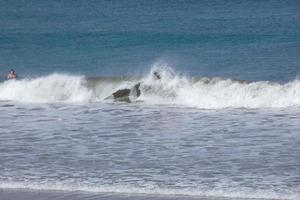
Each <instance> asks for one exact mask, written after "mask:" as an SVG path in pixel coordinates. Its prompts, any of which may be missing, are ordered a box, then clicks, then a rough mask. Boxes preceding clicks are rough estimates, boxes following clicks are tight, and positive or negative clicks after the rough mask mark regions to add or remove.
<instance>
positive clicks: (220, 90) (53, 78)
mask: <svg viewBox="0 0 300 200" xmlns="http://www.w3.org/2000/svg"><path fill="white" fill-rule="evenodd" d="M155 71H156V72H158V73H159V74H160V76H161V79H155V78H154V76H153V72H155ZM137 82H139V81H138V80H135V81H123V82H115V81H106V82H103V81H100V82H98V83H97V82H96V84H93V85H92V86H91V87H90V86H87V85H88V84H87V83H88V81H87V80H86V79H85V77H83V76H72V75H63V74H52V75H49V76H44V77H39V78H35V79H23V80H12V81H5V82H3V83H0V100H11V101H17V102H31V103H52V102H64V103H68V102H83V103H86V102H91V101H105V100H104V99H105V98H106V97H107V96H109V95H111V94H112V93H113V92H115V91H116V90H118V89H124V88H130V87H132V86H133V85H134V84H136V83H137ZM140 82H141V91H142V95H141V96H140V97H139V98H138V99H137V100H139V101H143V102H144V103H145V104H154V105H170V104H172V105H178V106H186V107H196V108H200V109H223V108H285V107H291V106H300V81H299V80H294V81H291V82H288V83H286V84H279V83H272V82H266V81H260V82H252V83H247V82H241V81H234V80H231V79H220V78H213V79H208V78H201V79H198V80H195V79H194V78H188V77H185V76H182V75H178V74H176V73H175V72H174V71H173V70H172V68H170V67H168V66H167V65H166V64H161V63H158V64H155V65H154V66H153V67H152V68H151V70H150V72H149V73H148V74H147V75H145V76H144V78H142V79H141V80H140Z"/></svg>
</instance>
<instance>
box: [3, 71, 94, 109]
mask: <svg viewBox="0 0 300 200" xmlns="http://www.w3.org/2000/svg"><path fill="white" fill-rule="evenodd" d="M85 84H86V81H85V78H84V77H82V76H70V75H63V74H52V75H49V76H45V77H39V78H36V79H23V80H9V81H5V82H4V83H1V84H0V100H11V101H18V102H30V103H52V102H87V101H89V100H90V98H91V95H92V93H91V91H89V90H88V89H87V88H86V87H85V86H84V85H85Z"/></svg>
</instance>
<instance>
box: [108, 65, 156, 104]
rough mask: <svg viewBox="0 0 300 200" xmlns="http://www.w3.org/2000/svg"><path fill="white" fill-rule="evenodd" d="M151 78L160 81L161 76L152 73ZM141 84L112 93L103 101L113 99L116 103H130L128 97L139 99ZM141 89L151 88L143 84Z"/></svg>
mask: <svg viewBox="0 0 300 200" xmlns="http://www.w3.org/2000/svg"><path fill="white" fill-rule="evenodd" d="M153 78H154V80H161V75H160V74H159V73H158V72H156V71H155V72H153ZM142 84H143V83H142V82H138V83H137V84H135V85H134V86H133V87H131V88H124V89H120V90H117V91H116V92H114V93H112V95H111V96H109V97H106V98H105V99H110V98H113V99H114V100H116V101H125V102H128V103H130V102H131V100H130V96H133V97H136V98H137V97H139V96H141V85H142ZM143 88H144V89H145V88H147V89H148V90H149V89H151V86H147V85H144V84H143Z"/></svg>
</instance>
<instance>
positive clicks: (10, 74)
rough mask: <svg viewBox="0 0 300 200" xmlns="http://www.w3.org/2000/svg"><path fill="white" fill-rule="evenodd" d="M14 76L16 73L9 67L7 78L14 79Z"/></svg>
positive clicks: (15, 76)
mask: <svg viewBox="0 0 300 200" xmlns="http://www.w3.org/2000/svg"><path fill="white" fill-rule="evenodd" d="M16 78H17V74H16V72H15V70H14V69H11V70H10V71H9V73H8V75H7V79H16Z"/></svg>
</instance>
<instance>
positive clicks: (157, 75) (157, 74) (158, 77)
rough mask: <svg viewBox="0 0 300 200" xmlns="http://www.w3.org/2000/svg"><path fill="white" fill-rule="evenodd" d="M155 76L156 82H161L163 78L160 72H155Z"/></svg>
mask: <svg viewBox="0 0 300 200" xmlns="http://www.w3.org/2000/svg"><path fill="white" fill-rule="evenodd" d="M153 76H154V79H155V80H160V79H161V76H160V74H159V73H158V72H153Z"/></svg>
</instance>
